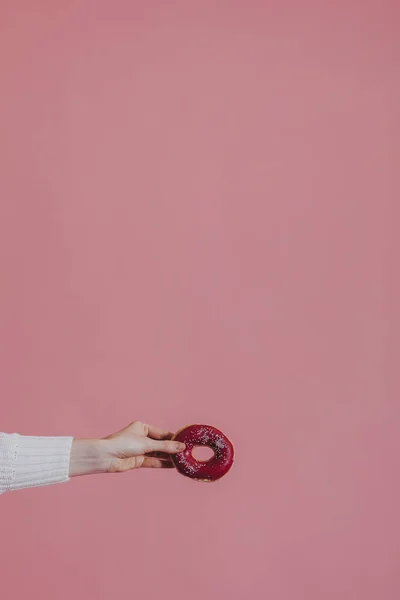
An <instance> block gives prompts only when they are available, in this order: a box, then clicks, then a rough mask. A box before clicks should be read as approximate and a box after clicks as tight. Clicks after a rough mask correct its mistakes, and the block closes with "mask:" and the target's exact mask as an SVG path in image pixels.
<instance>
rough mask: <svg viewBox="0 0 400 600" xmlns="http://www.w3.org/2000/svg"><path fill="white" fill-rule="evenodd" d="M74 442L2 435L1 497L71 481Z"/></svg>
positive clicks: (0, 446) (54, 438)
mask: <svg viewBox="0 0 400 600" xmlns="http://www.w3.org/2000/svg"><path fill="white" fill-rule="evenodd" d="M72 440H73V438H72V437H35V436H24V435H19V434H17V433H12V434H5V433H0V494H2V493H3V492H7V491H12V490H19V489H23V488H29V487H36V486H40V485H48V484H51V483H62V482H64V481H68V479H69V462H70V455H71V447H72Z"/></svg>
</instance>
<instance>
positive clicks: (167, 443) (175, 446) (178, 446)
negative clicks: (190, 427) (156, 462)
mask: <svg viewBox="0 0 400 600" xmlns="http://www.w3.org/2000/svg"><path fill="white" fill-rule="evenodd" d="M185 448H186V446H185V444H182V443H181V442H172V441H171V440H151V439H149V440H148V447H147V450H146V453H147V452H164V453H166V454H178V452H183V451H184V449H185Z"/></svg>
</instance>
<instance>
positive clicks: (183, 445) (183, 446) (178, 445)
mask: <svg viewBox="0 0 400 600" xmlns="http://www.w3.org/2000/svg"><path fill="white" fill-rule="evenodd" d="M185 448H186V444H182V443H180V442H179V443H178V444H177V445H176V449H177V450H178V452H183V451H184V449H185Z"/></svg>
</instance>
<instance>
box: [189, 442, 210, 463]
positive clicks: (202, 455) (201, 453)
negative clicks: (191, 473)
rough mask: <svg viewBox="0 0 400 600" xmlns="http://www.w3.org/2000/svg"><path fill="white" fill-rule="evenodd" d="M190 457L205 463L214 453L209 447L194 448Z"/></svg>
mask: <svg viewBox="0 0 400 600" xmlns="http://www.w3.org/2000/svg"><path fill="white" fill-rule="evenodd" d="M192 456H193V458H194V459H196V460H198V461H199V462H207V461H208V460H211V459H212V458H213V456H214V451H213V450H212V448H209V446H195V447H194V448H193V450H192Z"/></svg>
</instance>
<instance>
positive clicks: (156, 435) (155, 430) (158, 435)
mask: <svg viewBox="0 0 400 600" xmlns="http://www.w3.org/2000/svg"><path fill="white" fill-rule="evenodd" d="M148 428H149V433H148V434H147V435H148V437H149V438H151V439H152V440H170V439H171V438H172V436H173V435H174V434H173V433H171V432H170V431H166V430H165V429H160V428H159V427H154V426H153V425H148Z"/></svg>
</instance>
